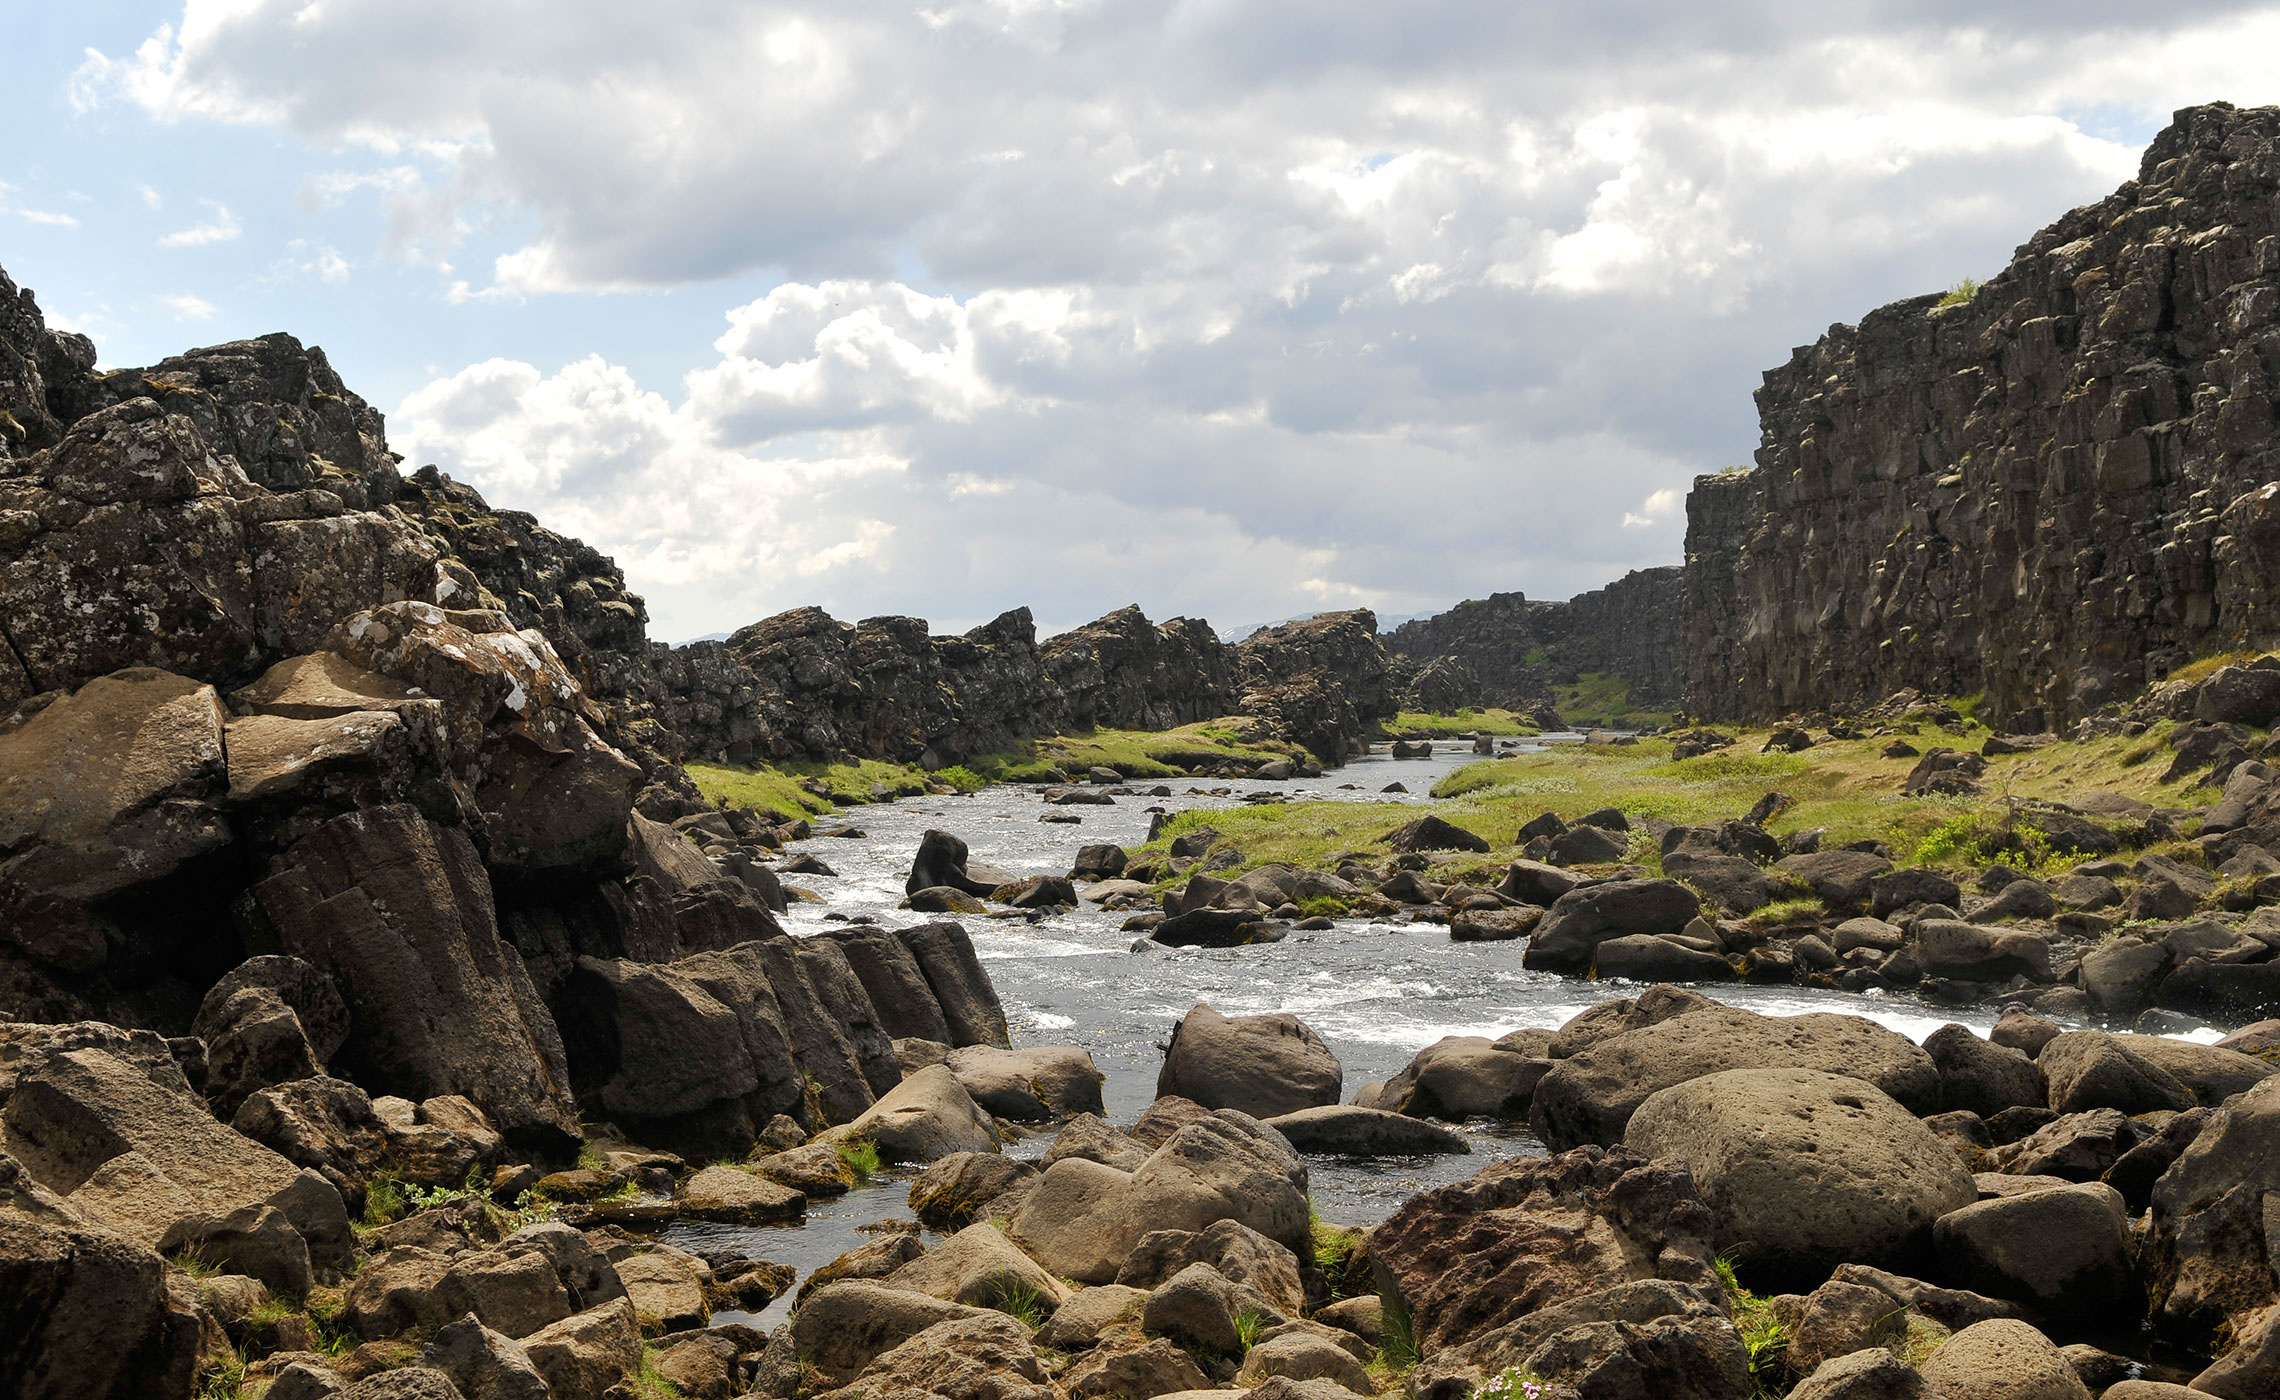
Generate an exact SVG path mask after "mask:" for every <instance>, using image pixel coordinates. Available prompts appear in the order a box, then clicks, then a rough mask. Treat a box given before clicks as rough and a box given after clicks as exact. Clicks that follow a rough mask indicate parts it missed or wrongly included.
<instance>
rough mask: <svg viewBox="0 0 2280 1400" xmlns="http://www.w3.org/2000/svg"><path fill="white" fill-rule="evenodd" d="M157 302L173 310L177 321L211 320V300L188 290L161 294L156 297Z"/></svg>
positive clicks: (212, 306)
mask: <svg viewBox="0 0 2280 1400" xmlns="http://www.w3.org/2000/svg"><path fill="white" fill-rule="evenodd" d="M158 304H159V305H161V306H163V307H165V308H166V309H167V310H169V311H171V312H173V313H174V319H175V320H177V321H208V320H212V319H213V316H214V310H215V308H214V304H213V303H212V302H210V301H208V300H206V299H205V298H204V297H201V296H193V295H191V294H190V293H188V292H175V293H170V294H166V295H162V296H160V297H159V298H158Z"/></svg>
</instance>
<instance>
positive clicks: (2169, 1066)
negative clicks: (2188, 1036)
mask: <svg viewBox="0 0 2280 1400" xmlns="http://www.w3.org/2000/svg"><path fill="white" fill-rule="evenodd" d="M2114 1038H2115V1039H2116V1040H2117V1041H2119V1042H2121V1044H2122V1046H2123V1048H2124V1049H2126V1050H2128V1051H2129V1052H2130V1053H2132V1054H2134V1055H2136V1056H2137V1057H2138V1058H2139V1059H2141V1060H2144V1061H2146V1062H2148V1063H2149V1064H2152V1065H2153V1066H2154V1067H2155V1068H2157V1069H2162V1070H2166V1071H2167V1072H2168V1073H2169V1076H2170V1077H2171V1078H2172V1079H2175V1080H2176V1081H2177V1082H2178V1083H2180V1084H2182V1085H2184V1086H2185V1087H2186V1088H2187V1089H2189V1090H2191V1091H2192V1094H2193V1097H2194V1099H2195V1100H2196V1101H2197V1102H2199V1103H2201V1104H2204V1105H2206V1106H2208V1107H2210V1108H2215V1107H2217V1106H2218V1105H2219V1104H2222V1103H2224V1102H2225V1101H2226V1100H2227V1099H2230V1098H2231V1097H2233V1095H2235V1094H2245V1093H2247V1092H2248V1091H2249V1090H2250V1089H2253V1088H2255V1087H2256V1086H2257V1085H2258V1084H2261V1083H2262V1082H2264V1081H2265V1080H2267V1079H2270V1078H2271V1077H2272V1076H2273V1075H2275V1074H2280V1066H2276V1065H2273V1064H2271V1063H2270V1062H2268V1061H2266V1060H2262V1059H2259V1058H2258V1057H2256V1056H2254V1055H2246V1054H2243V1053H2241V1052H2240V1051H2238V1050H2227V1049H2225V1048H2223V1047H2222V1046H2216V1045H2196V1044H2194V1043H2193V1042H2192V1041H2190V1040H2173V1039H2171V1038H2169V1037H2168V1036H2161V1035H2117V1036H2115V1037H2114Z"/></svg>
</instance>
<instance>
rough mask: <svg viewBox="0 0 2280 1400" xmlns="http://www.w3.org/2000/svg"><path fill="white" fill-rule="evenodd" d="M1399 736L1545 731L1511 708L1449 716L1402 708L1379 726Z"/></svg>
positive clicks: (1522, 735) (1513, 735)
mask: <svg viewBox="0 0 2280 1400" xmlns="http://www.w3.org/2000/svg"><path fill="white" fill-rule="evenodd" d="M1378 728H1379V729H1381V730H1382V731H1384V733H1385V734H1387V735H1388V736H1390V737H1394V738H1401V739H1458V738H1462V737H1464V736H1465V735H1468V734H1494V735H1496V736H1497V737H1498V738H1505V739H1528V738H1533V737H1535V736H1536V735H1538V734H1541V733H1543V732H1544V731H1543V730H1541V729H1538V728H1537V727H1536V726H1535V725H1533V724H1531V723H1529V722H1528V720H1527V718H1526V717H1525V716H1522V715H1516V714H1514V713H1513V712H1512V711H1510V710H1474V709H1463V710H1459V711H1457V712H1456V713H1455V714H1450V715H1437V714H1426V713H1424V712H1422V711H1418V710H1403V711H1402V712H1401V713H1400V714H1397V715H1395V716H1394V717H1393V718H1392V719H1389V720H1387V721H1385V722H1384V723H1383V724H1381V725H1379V726H1378Z"/></svg>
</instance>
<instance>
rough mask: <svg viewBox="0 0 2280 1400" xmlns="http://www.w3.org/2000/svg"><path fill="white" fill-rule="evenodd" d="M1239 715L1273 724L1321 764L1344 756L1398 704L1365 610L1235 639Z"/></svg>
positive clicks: (1266, 629)
mask: <svg viewBox="0 0 2280 1400" xmlns="http://www.w3.org/2000/svg"><path fill="white" fill-rule="evenodd" d="M1235 650H1236V654H1237V657H1238V659H1239V661H1240V666H1241V669H1240V678H1241V684H1242V687H1243V700H1242V713H1244V714H1247V715H1253V716H1256V717H1258V718H1260V719H1263V720H1266V721H1267V722H1269V723H1270V724H1272V725H1274V726H1275V727H1276V728H1277V729H1278V730H1279V731H1280V732H1281V733H1282V735H1283V736H1284V737H1285V738H1288V739H1290V740H1291V741H1292V742H1294V743H1298V744H1303V745H1305V746H1306V748H1308V749H1309V750H1311V751H1312V752H1313V754H1314V756H1315V757H1316V758H1319V759H1320V760H1322V762H1324V763H1326V764H1327V763H1336V762H1339V761H1340V760H1342V759H1344V758H1345V757H1346V755H1347V754H1348V753H1349V752H1351V751H1352V749H1353V748H1354V746H1355V745H1356V744H1357V743H1359V742H1360V740H1361V736H1362V734H1363V733H1364V732H1365V731H1366V730H1368V729H1369V728H1370V726H1371V725H1373V724H1374V723H1375V722H1376V721H1378V720H1381V719H1386V718H1389V717H1390V716H1392V715H1393V714H1394V713H1395V711H1396V710H1397V709H1398V708H1399V705H1398V704H1397V697H1396V696H1395V695H1394V692H1393V686H1392V682H1391V671H1390V668H1389V667H1388V666H1387V663H1386V656H1385V647H1384V645H1383V644H1382V643H1380V642H1379V641H1378V638H1377V615H1376V614H1375V613H1372V612H1370V611H1369V610H1368V609H1366V608H1363V609H1357V610H1355V611H1353V612H1337V613H1319V614H1317V615H1315V616H1313V617H1310V618H1307V619H1305V620H1304V621H1302V622H1286V623H1283V624H1282V625H1281V626H1279V627H1262V628H1260V629H1259V630H1258V631H1256V632H1253V633H1252V634H1251V635H1250V636H1248V637H1245V638H1244V639H1243V640H1242V641H1240V642H1238V643H1236V647H1235Z"/></svg>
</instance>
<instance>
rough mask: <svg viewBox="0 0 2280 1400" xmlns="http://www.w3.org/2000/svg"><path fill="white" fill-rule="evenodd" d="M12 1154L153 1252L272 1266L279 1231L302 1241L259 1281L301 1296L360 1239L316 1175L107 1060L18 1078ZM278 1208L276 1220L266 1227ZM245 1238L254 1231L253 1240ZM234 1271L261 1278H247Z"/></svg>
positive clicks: (86, 1055) (70, 1063)
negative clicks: (194, 1253) (257, 1258)
mask: <svg viewBox="0 0 2280 1400" xmlns="http://www.w3.org/2000/svg"><path fill="white" fill-rule="evenodd" d="M5 1122H6V1126H7V1132H8V1150H9V1152H11V1153H13V1154H14V1156H15V1158H16V1160H17V1161H19V1162H21V1163H22V1164H23V1165H24V1167H25V1169H26V1170H28V1171H29V1172H30V1174H31V1175H32V1177H33V1178H34V1179H35V1180H37V1181H39V1182H40V1184H42V1185H44V1186H46V1187H48V1188H49V1189H50V1190H53V1191H56V1192H58V1193H59V1194H62V1195H64V1196H66V1197H67V1198H68V1199H70V1200H71V1202H72V1204H73V1208H74V1209H75V1210H78V1211H80V1212H81V1213H83V1214H85V1215H88V1216H90V1217H91V1218H93V1219H95V1220H96V1221H98V1222H100V1223H101V1224H103V1225H105V1226H107V1227H109V1228H111V1229H114V1230H116V1231H118V1232H119V1233H121V1234H122V1235H125V1236H126V1237H127V1238H129V1239H132V1240H134V1241H136V1242H137V1243H139V1244H141V1245H143V1246H144V1247H146V1248H151V1249H157V1250H159V1251H160V1252H162V1253H163V1252H167V1251H170V1250H176V1249H182V1248H186V1247H188V1246H190V1245H192V1244H194V1243H199V1242H201V1241H205V1242H208V1243H209V1245H210V1248H211V1249H213V1250H215V1251H217V1252H219V1251H221V1250H224V1249H235V1248H239V1247H243V1248H248V1249H257V1250H259V1251H260V1252H261V1255H262V1257H263V1258H264V1259H265V1260H275V1259H276V1257H277V1256H276V1254H275V1248H277V1247H282V1248H284V1249H285V1250H286V1251H287V1253H288V1255H290V1252H291V1250H292V1249H293V1248H294V1246H293V1245H292V1244H291V1243H290V1242H289V1241H287V1242H282V1243H281V1244H280V1245H275V1246H273V1244H272V1243H271V1242H272V1241H275V1240H276V1236H277V1232H278V1230H279V1229H280V1228H281V1227H284V1223H285V1222H290V1226H289V1228H285V1230H284V1232H285V1233H288V1234H297V1235H298V1236H299V1237H300V1239H301V1240H303V1241H305V1245H304V1246H302V1248H303V1249H304V1250H305V1252H304V1253H303V1254H302V1255H301V1257H300V1259H299V1261H298V1263H293V1262H291V1261H290V1259H289V1258H288V1259H287V1260H285V1261H280V1262H279V1263H278V1264H277V1266H276V1267H278V1268H282V1269H283V1270H284V1272H283V1273H282V1274H277V1273H276V1272H275V1269H272V1270H271V1272H269V1273H265V1274H263V1277H264V1278H265V1281H268V1282H270V1283H271V1284H272V1286H276V1285H277V1284H278V1283H279V1282H280V1281H282V1282H283V1283H284V1285H285V1287H284V1290H283V1291H294V1284H295V1283H296V1282H297V1284H298V1290H299V1291H306V1289H307V1287H308V1281H309V1272H308V1271H309V1269H310V1267H311V1265H312V1264H314V1266H315V1267H316V1268H317V1269H319V1270H322V1271H325V1272H326V1273H328V1274H329V1273H331V1272H333V1271H337V1270H339V1269H342V1268H344V1267H347V1266H348V1265H349V1264H350V1262H351V1261H352V1260H353V1258H354V1253H355V1239H354V1236H353V1235H352V1234H351V1233H350V1231H349V1228H348V1212H347V1209H346V1207H345V1206H344V1204H343V1203H342V1201H341V1198H340V1193H339V1192H338V1191H337V1190H335V1189H334V1188H333V1187H332V1186H331V1185H330V1184H328V1183H327V1182H326V1181H325V1180H324V1178H322V1177H320V1176H318V1175H317V1174H315V1173H314V1172H303V1171H302V1170H301V1169H300V1168H297V1167H295V1166H294V1165H293V1164H292V1163H291V1162H288V1161H287V1160H286V1159H285V1158H283V1157H281V1156H279V1155H278V1154H277V1153H275V1152H272V1151H270V1150H269V1149H268V1148H266V1147H263V1146H261V1145H260V1144H259V1143H256V1142H254V1141H253V1140H252V1139H250V1138H246V1137H243V1136H241V1135H239V1134H238V1133H235V1132H233V1131H231V1130H230V1129H229V1128H227V1127H224V1126H223V1125H222V1124H220V1123H217V1122H215V1121H214V1118H213V1116H212V1114H211V1113H210V1112H209V1111H208V1110H207V1108H206V1106H205V1104H203V1103H202V1102H200V1101H199V1100H197V1099H196V1098H194V1097H192V1096H191V1095H189V1094H186V1093H181V1092H177V1091H174V1090H172V1089H170V1088H166V1087H162V1086H161V1085H159V1084H157V1083H154V1082H153V1081H152V1080H151V1079H150V1078H149V1077H148V1076H147V1075H145V1074H144V1073H143V1072H142V1071H141V1070H139V1069H137V1068H136V1067H134V1066H133V1065H131V1064H129V1063H127V1062H125V1061H123V1060H120V1059H119V1058H117V1057H116V1056H113V1055H111V1054H109V1053H107V1052H105V1051H102V1050H92V1049H90V1050H74V1051H69V1052H66V1053H63V1054H58V1055H53V1056H50V1057H49V1058H48V1059H47V1061H46V1062H45V1063H44V1064H42V1065H41V1066H40V1067H39V1068H38V1069H36V1070H32V1071H29V1072H27V1073H25V1074H22V1075H20V1076H19V1077H18V1079H17V1082H16V1091H15V1093H14V1095H13V1096H11V1097H10V1099H9V1100H8V1105H7V1109H6V1114H5ZM264 1207H275V1209H276V1211H277V1212H278V1213H279V1214H280V1216H281V1219H279V1220H277V1221H269V1220H267V1219H266V1218H265V1217H263V1215H262V1213H261V1211H262V1208H264ZM249 1232H250V1233H249ZM240 1272H249V1273H254V1272H260V1271H259V1270H257V1269H254V1268H247V1269H242V1270H240Z"/></svg>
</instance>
